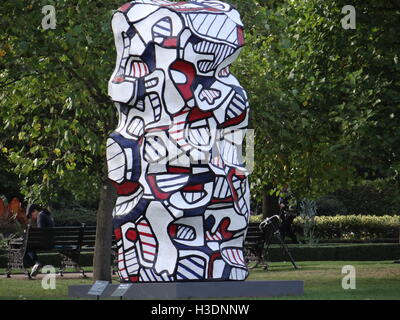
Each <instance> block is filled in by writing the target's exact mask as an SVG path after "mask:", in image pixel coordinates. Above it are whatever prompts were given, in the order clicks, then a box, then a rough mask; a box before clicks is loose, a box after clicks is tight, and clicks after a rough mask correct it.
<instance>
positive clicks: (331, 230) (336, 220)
mask: <svg viewBox="0 0 400 320" xmlns="http://www.w3.org/2000/svg"><path fill="white" fill-rule="evenodd" d="M315 221H316V226H315V237H316V238H318V239H359V240H373V239H379V238H398V237H399V229H400V216H388V215H385V216H372V215H363V216H357V215H349V216H333V217H330V216H328V217H316V219H315ZM293 226H294V228H295V230H296V232H302V230H303V228H304V221H303V219H302V218H300V217H297V218H296V219H295V220H294V222H293Z"/></svg>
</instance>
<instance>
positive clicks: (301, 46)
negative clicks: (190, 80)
mask: <svg viewBox="0 0 400 320" xmlns="http://www.w3.org/2000/svg"><path fill="white" fill-rule="evenodd" d="M237 2H239V3H240V5H243V6H245V5H244V4H242V1H237ZM261 3H263V6H261ZM250 4H251V5H253V4H256V5H255V6H254V9H252V8H251V7H250V5H249V7H247V9H248V11H242V13H243V15H244V20H245V21H246V20H247V22H249V21H250V20H252V19H254V21H255V24H251V23H250V24H249V28H248V29H247V36H246V40H247V47H245V48H244V50H243V54H242V55H241V56H240V58H239V61H238V63H237V64H236V65H235V66H234V67H233V72H234V73H235V74H237V75H238V76H239V79H240V80H241V82H242V84H244V86H245V88H246V89H247V91H248V93H249V98H250V106H251V108H252V111H251V112H252V114H251V115H252V121H251V124H252V126H253V127H254V129H255V144H256V150H257V152H256V154H255V157H256V159H255V164H256V168H255V171H254V173H253V176H252V178H251V179H252V189H253V190H252V191H253V193H252V196H253V199H257V198H259V197H260V195H261V190H262V187H263V186H264V185H266V184H268V183H272V184H273V185H274V186H275V187H277V188H281V187H282V185H283V184H285V183H289V184H290V186H291V189H292V190H293V191H294V192H295V193H296V194H297V196H298V197H299V198H303V197H311V198H317V197H319V196H320V195H323V194H326V193H328V192H333V191H335V190H337V189H338V188H341V187H347V186H351V185H354V184H357V183H358V182H359V181H360V180H361V179H362V178H365V177H368V178H375V177H377V176H378V177H379V176H385V177H396V176H397V172H398V169H399V158H398V154H397V147H396V146H397V145H399V144H400V141H399V139H400V137H399V135H398V134H397V130H398V129H397V128H398V127H399V125H400V122H399V121H400V117H399V110H400V109H399V105H400V104H399V103H400V93H399V92H400V90H399V89H400V88H399V86H400V81H399V72H398V71H399V70H400V64H399V63H398V54H399V51H400V50H399V49H400V48H399V47H400V43H399V42H398V34H399V32H400V25H399V23H398V19H399V12H400V5H399V3H398V2H396V1H388V0H386V1H378V2H376V1H372V0H368V1H355V2H353V3H352V5H353V6H354V7H355V8H356V12H357V25H356V27H357V28H356V30H344V29H343V28H342V25H341V19H342V18H343V16H344V15H343V14H342V13H341V8H342V7H343V6H344V5H346V4H348V3H347V2H346V1H344V0H336V1H322V0H308V1H305V0H291V1H285V2H273V3H272V4H271V5H269V3H268V2H267V3H264V2H261V1H250ZM240 5H239V7H240Z"/></svg>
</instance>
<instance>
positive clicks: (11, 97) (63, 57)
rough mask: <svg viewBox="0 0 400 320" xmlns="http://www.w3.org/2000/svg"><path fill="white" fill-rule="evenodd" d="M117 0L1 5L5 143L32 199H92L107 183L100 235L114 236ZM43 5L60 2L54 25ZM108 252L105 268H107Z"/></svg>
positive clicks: (0, 76)
mask: <svg viewBox="0 0 400 320" xmlns="http://www.w3.org/2000/svg"><path fill="white" fill-rule="evenodd" d="M119 2H120V1H108V2H107V3H103V2H98V1H93V0H73V1H39V0H31V1H18V2H14V1H9V0H5V1H3V2H2V6H1V9H0V11H1V15H2V17H3V19H2V20H1V28H2V34H1V36H0V39H1V43H2V47H1V49H0V56H1V60H0V68H1V70H2V71H1V74H0V87H1V88H2V92H1V95H0V104H1V105H2V106H4V108H1V110H0V118H1V119H2V123H4V126H3V127H2V128H1V129H0V130H1V131H2V132H1V135H0V136H1V138H0V144H1V148H0V149H1V150H2V152H3V155H4V156H6V157H7V160H8V161H9V162H10V163H11V164H12V165H13V171H14V172H15V173H17V174H18V175H19V178H20V179H21V180H20V181H21V191H22V193H23V194H24V195H25V197H26V198H27V199H30V200H35V201H40V202H42V203H46V204H47V203H49V202H50V200H51V199H52V198H54V197H55V196H57V191H58V190H60V189H67V190H70V191H71V192H72V193H73V194H74V195H75V196H76V198H90V199H92V198H94V197H98V195H97V194H98V193H99V192H100V190H101V201H100V206H99V210H98V217H99V223H98V237H100V240H99V241H100V242H104V241H105V242H107V241H109V242H110V243H111V233H110V229H111V211H110V210H111V207H112V205H110V203H109V202H110V201H112V199H113V197H112V193H113V190H112V189H111V188H108V187H107V188H106V189H104V187H106V186H108V183H107V179H106V176H105V175H104V158H105V139H106V137H107V136H108V134H109V133H110V132H111V131H112V130H113V129H114V128H115V125H116V117H115V113H114V111H113V108H112V107H111V103H110V101H109V99H108V97H107V94H106V92H107V90H106V85H107V80H108V78H109V76H110V74H111V73H112V70H113V67H114V66H113V64H114V60H115V53H114V44H113V37H112V31H111V27H110V19H111V15H112V9H115V8H117V7H118V6H119V4H120V3H119ZM44 5H53V6H54V7H55V9H56V10H55V12H56V19H57V21H56V28H55V29H54V30H53V29H43V28H42V25H41V21H42V19H43V18H44V15H43V14H42V8H43V6H44ZM100 186H103V188H100ZM108 233H110V235H108ZM103 235H105V238H104V239H102V238H101V237H102V236H103ZM102 240H104V241H102ZM98 250H106V251H107V249H105V246H101V245H100V246H99V248H97V246H96V251H98ZM109 250H110V245H109V246H108V253H109ZM105 253H106V255H107V252H105ZM100 255H102V256H104V253H103V254H100ZM96 256H97V254H96ZM108 256H110V255H109V254H108ZM108 260H109V259H108ZM108 260H107V259H106V260H105V261H104V263H105V265H104V266H103V267H102V268H103V269H105V270H108V274H109V271H110V268H109V265H108V267H107V265H106V264H107V261H108ZM108 263H109V262H108ZM95 274H101V275H103V274H104V272H95ZM108 276H110V275H108Z"/></svg>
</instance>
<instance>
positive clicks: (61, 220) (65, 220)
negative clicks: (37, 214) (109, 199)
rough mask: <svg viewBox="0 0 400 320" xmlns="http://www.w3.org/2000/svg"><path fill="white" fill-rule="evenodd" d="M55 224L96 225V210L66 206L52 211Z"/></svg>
mask: <svg viewBox="0 0 400 320" xmlns="http://www.w3.org/2000/svg"><path fill="white" fill-rule="evenodd" d="M53 217H54V221H55V224H56V226H58V227H61V226H79V225H81V224H82V223H84V224H86V225H88V226H95V225H96V211H95V210H90V209H86V208H83V207H75V208H66V209H60V210H54V211H53Z"/></svg>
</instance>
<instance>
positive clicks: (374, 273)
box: [0, 261, 400, 300]
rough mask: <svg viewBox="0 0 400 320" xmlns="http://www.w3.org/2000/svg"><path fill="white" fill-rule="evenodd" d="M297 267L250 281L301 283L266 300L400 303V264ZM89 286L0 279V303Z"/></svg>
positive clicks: (275, 267)
mask: <svg viewBox="0 0 400 320" xmlns="http://www.w3.org/2000/svg"><path fill="white" fill-rule="evenodd" d="M298 265H299V267H300V269H299V270H294V269H293V267H292V265H291V264H290V263H289V262H286V263H284V262H274V263H271V264H270V269H269V271H264V270H262V269H260V268H257V269H253V270H250V272H251V273H250V277H249V280H304V295H302V296H293V297H290V296H289V297H274V298H266V299H274V300H275V299H277V300H278V299H280V300H282V299H299V300H301V299H309V300H318V299H326V300H328V299H334V300H338V299H341V300H342V299H362V300H365V299H374V300H375V299H400V264H394V263H393V261H379V262H377V261H361V262H357V261H354V262H351V261H343V262H341V261H328V262H325V261H324V262H321V261H313V262H299V263H298ZM344 265H353V266H354V267H355V269H356V289H355V290H351V289H349V290H344V289H342V286H341V282H342V278H343V277H344V276H345V275H344V274H342V273H341V271H342V267H343V266H344ZM91 283H92V281H91V280H90V279H57V282H56V289H55V290H44V289H43V288H42V286H41V280H31V281H29V280H22V279H12V278H11V279H7V278H4V277H2V278H0V299H41V300H43V299H68V286H70V285H79V284H91ZM115 283H118V282H117V280H116V279H115ZM263 299H264V298H263Z"/></svg>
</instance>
